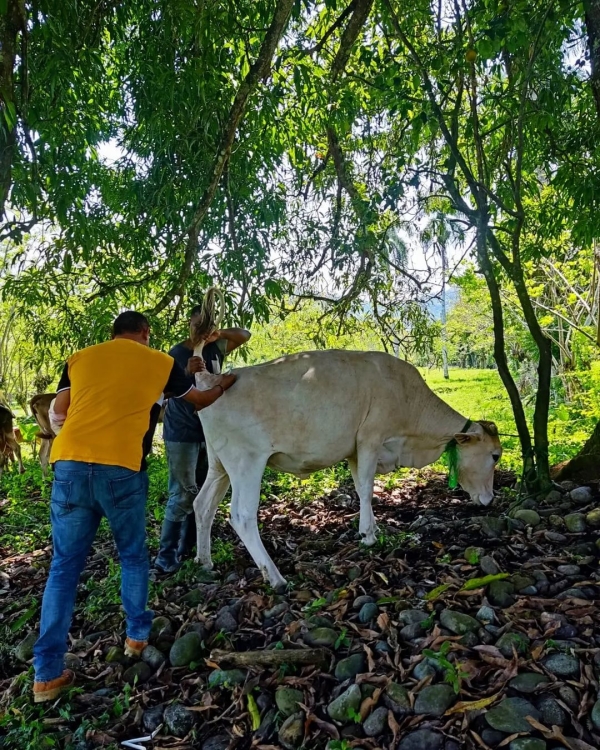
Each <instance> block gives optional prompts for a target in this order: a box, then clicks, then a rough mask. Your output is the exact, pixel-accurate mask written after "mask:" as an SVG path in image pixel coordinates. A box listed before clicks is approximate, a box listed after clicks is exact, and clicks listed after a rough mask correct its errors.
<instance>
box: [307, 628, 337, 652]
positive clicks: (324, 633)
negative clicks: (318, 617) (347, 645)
mask: <svg viewBox="0 0 600 750" xmlns="http://www.w3.org/2000/svg"><path fill="white" fill-rule="evenodd" d="M303 639H304V643H306V644H308V645H309V646H315V647H319V646H325V647H326V648H333V647H334V646H335V644H336V641H337V639H338V634H337V633H336V631H335V630H334V629H333V628H314V629H313V630H309V631H308V632H307V633H305V634H304V636H303Z"/></svg>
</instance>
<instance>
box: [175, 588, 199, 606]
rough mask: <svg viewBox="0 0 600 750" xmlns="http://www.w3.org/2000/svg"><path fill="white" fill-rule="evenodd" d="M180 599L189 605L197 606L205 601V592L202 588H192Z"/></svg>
mask: <svg viewBox="0 0 600 750" xmlns="http://www.w3.org/2000/svg"><path fill="white" fill-rule="evenodd" d="M179 601H180V602H182V604H187V605H188V607H197V606H198V605H199V604H200V602H202V601H204V593H203V592H202V591H200V589H192V590H191V591H188V592H187V594H184V595H183V596H182V597H181V599H180V600H179Z"/></svg>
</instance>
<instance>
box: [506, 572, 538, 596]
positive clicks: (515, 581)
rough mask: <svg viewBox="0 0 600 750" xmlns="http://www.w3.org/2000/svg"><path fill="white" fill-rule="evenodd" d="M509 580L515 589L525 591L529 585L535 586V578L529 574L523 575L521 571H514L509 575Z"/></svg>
mask: <svg viewBox="0 0 600 750" xmlns="http://www.w3.org/2000/svg"><path fill="white" fill-rule="evenodd" d="M510 582H511V583H512V585H513V586H514V587H515V591H519V592H520V591H525V590H526V589H528V588H530V587H531V586H535V583H536V581H535V578H532V577H531V576H524V575H522V574H521V573H515V574H514V575H513V576H511V577H510Z"/></svg>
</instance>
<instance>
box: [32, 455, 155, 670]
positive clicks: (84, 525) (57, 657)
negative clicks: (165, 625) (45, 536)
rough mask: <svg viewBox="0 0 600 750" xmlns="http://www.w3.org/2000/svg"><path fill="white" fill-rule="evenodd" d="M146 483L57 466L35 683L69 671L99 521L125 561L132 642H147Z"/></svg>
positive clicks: (115, 471)
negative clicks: (71, 637) (74, 622)
mask: <svg viewBox="0 0 600 750" xmlns="http://www.w3.org/2000/svg"><path fill="white" fill-rule="evenodd" d="M147 495H148V475H147V474H146V472H145V471H132V470H131V469H125V468H123V467H121V466H104V465H101V464H91V463H90V464H88V463H83V462H81V461H57V462H56V464H55V466H54V482H53V484H52V498H51V501H50V517H51V521H52V541H53V545H54V555H53V558H52V565H51V566H50V574H49V576H48V582H47V584H46V589H45V591H44V598H43V601H42V617H41V623H40V637H39V639H38V641H37V643H36V644H35V646H34V649H33V654H34V659H33V664H34V668H35V679H36V680H37V681H38V682H47V681H48V680H53V679H55V678H56V677H59V676H60V675H61V674H62V672H63V669H64V655H65V651H66V646H67V635H68V633H69V628H70V626H71V619H72V615H73V608H74V606H75V596H76V593H77V584H78V581H79V576H80V574H81V571H82V570H83V568H84V565H85V560H86V557H87V555H88V553H89V551H90V548H91V546H92V542H93V541H94V538H95V536H96V531H97V530H98V525H99V524H100V520H101V519H102V516H106V518H107V519H108V523H109V525H110V528H111V530H112V533H113V536H114V538H115V542H116V545H117V550H118V552H119V558H120V561H121V598H122V601H123V608H124V609H125V614H126V623H127V636H128V637H129V638H132V639H133V640H136V641H145V640H147V639H148V636H149V634H150V627H151V625H152V618H153V616H154V613H153V612H152V611H151V610H148V609H146V604H147V602H148V573H149V561H148V551H147V549H146V498H147Z"/></svg>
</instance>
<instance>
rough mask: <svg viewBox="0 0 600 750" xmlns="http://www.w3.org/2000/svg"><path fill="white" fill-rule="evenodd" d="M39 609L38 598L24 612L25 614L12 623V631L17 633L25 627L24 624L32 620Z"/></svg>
mask: <svg viewBox="0 0 600 750" xmlns="http://www.w3.org/2000/svg"><path fill="white" fill-rule="evenodd" d="M37 609H38V602H37V599H34V600H33V601H32V603H31V606H30V607H29V609H28V610H27V611H25V612H23V614H22V615H21V616H20V617H18V618H17V619H16V620H15V621H14V622H13V623H12V625H11V626H10V630H11V632H12V633H16V632H17V631H18V630H20V629H21V628H22V627H23V625H25V623H27V622H29V620H31V618H32V617H33V616H34V615H35V613H36V612H37Z"/></svg>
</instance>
